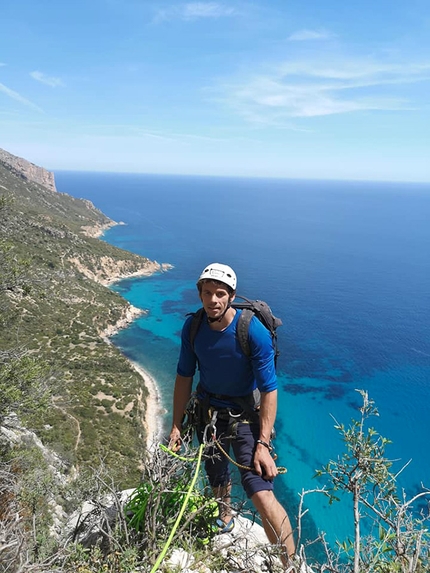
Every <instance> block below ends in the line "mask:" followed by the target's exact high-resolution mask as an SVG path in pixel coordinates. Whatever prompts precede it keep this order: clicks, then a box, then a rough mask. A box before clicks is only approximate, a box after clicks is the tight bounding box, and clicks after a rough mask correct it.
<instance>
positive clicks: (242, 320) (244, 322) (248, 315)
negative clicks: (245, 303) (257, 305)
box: [236, 308, 254, 356]
mask: <svg viewBox="0 0 430 573" xmlns="http://www.w3.org/2000/svg"><path fill="white" fill-rule="evenodd" d="M253 316H254V313H253V312H252V310H250V309H249V308H244V309H243V310H242V312H241V313H240V316H239V319H238V321H237V327H236V332H237V338H238V339H239V344H240V347H241V349H242V352H243V353H244V354H245V356H251V348H250V346H249V339H248V330H249V325H250V323H251V320H252V317H253Z"/></svg>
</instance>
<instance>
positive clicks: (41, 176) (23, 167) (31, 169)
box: [0, 149, 57, 192]
mask: <svg viewBox="0 0 430 573" xmlns="http://www.w3.org/2000/svg"><path fill="white" fill-rule="evenodd" d="M0 162H1V163H3V164H4V165H5V166H6V167H8V168H9V169H10V170H11V171H13V172H14V173H15V174H16V175H18V176H19V177H22V178H23V179H27V180H28V181H33V182H34V183H38V184H39V185H42V186H43V187H46V188H47V189H49V190H50V191H54V192H56V191H57V189H56V187H55V179H54V174H53V173H51V172H50V171H47V170H46V169H44V168H43V167H39V166H38V165H34V163H30V161H27V160H26V159H22V157H17V156H16V155H12V153H8V152H7V151H5V150H4V149H0Z"/></svg>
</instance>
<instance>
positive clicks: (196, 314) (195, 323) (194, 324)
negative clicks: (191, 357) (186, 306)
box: [189, 308, 205, 352]
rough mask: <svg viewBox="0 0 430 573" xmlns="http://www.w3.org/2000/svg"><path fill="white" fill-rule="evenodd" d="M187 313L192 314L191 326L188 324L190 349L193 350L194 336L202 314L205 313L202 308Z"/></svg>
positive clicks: (201, 319)
mask: <svg viewBox="0 0 430 573" xmlns="http://www.w3.org/2000/svg"><path fill="white" fill-rule="evenodd" d="M189 314H190V315H191V316H192V319H191V326H190V345H191V349H192V351H193V352H194V340H195V338H196V335H197V332H198V330H199V328H200V325H201V323H202V321H203V316H204V315H205V311H204V309H203V308H199V310H197V311H196V312H190V313H189Z"/></svg>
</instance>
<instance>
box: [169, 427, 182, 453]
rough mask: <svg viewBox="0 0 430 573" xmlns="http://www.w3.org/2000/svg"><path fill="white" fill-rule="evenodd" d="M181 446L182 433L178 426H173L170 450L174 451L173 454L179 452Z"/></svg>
mask: <svg viewBox="0 0 430 573" xmlns="http://www.w3.org/2000/svg"><path fill="white" fill-rule="evenodd" d="M181 446H182V438H181V431H180V430H179V428H177V427H176V426H173V428H172V429H171V431H170V436H169V449H170V450H172V452H177V451H178V450H180V449H181Z"/></svg>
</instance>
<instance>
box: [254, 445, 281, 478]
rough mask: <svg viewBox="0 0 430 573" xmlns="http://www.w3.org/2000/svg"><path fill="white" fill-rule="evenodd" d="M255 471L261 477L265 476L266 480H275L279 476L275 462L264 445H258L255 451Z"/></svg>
mask: <svg viewBox="0 0 430 573" xmlns="http://www.w3.org/2000/svg"><path fill="white" fill-rule="evenodd" d="M254 469H255V471H256V473H257V474H258V475H259V476H263V477H264V478H265V479H273V478H274V477H276V476H277V475H278V469H277V467H276V464H275V460H274V459H273V458H272V456H271V455H270V452H269V450H268V449H267V448H266V446H264V445H263V444H257V447H256V449H255V454H254Z"/></svg>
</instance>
